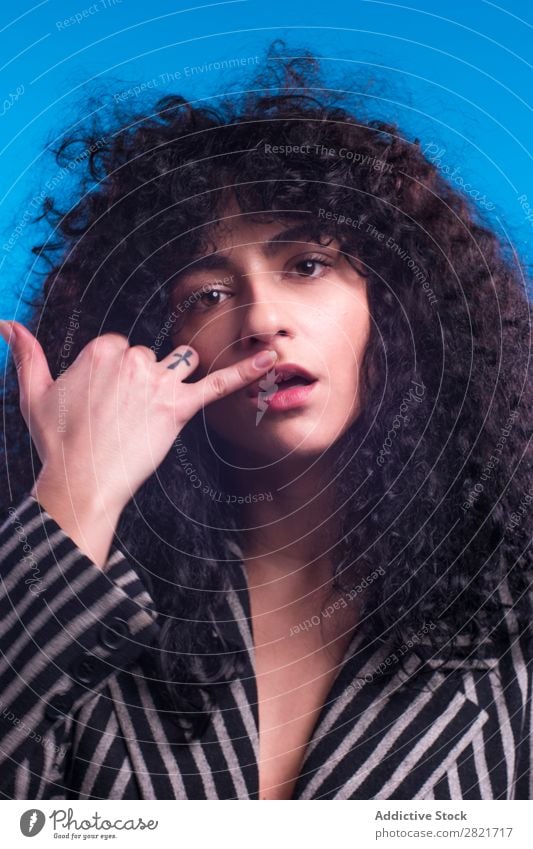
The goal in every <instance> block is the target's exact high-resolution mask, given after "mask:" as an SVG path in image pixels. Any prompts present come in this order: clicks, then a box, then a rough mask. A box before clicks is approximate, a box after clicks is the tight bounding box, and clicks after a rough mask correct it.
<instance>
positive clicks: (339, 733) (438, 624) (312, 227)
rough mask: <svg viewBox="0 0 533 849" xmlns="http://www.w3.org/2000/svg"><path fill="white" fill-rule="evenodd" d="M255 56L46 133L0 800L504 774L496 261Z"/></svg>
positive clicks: (386, 792)
mask: <svg viewBox="0 0 533 849" xmlns="http://www.w3.org/2000/svg"><path fill="white" fill-rule="evenodd" d="M269 59H274V60H275V61H276V71H275V72H271V75H270V76H269V74H267V73H265V75H263V76H261V77H260V78H259V79H258V80H256V81H252V84H251V85H250V86H249V89H250V92H251V93H250V94H246V95H244V96H242V97H240V98H238V97H236V96H235V97H234V98H225V99H223V100H222V101H221V102H220V104H219V105H218V107H217V108H216V109H215V108H214V107H210V108H203V107H200V106H198V107H193V106H192V105H191V104H190V103H187V102H186V101H185V100H184V99H183V98H181V97H178V96H176V97H167V98H164V99H163V100H160V101H159V102H158V103H157V106H156V110H155V112H154V113H153V114H151V115H150V114H146V115H141V116H136V117H135V119H134V120H133V119H132V120H130V122H129V123H128V124H126V125H122V124H121V125H120V126H118V127H112V128H111V129H110V131H109V132H108V133H107V134H106V135H105V136H103V135H102V133H101V130H99V128H95V129H94V130H93V132H92V134H88V135H86V136H85V137H84V138H83V139H81V138H72V139H67V140H66V141H65V142H64V144H63V145H62V146H61V148H60V149H59V151H58V160H59V163H60V164H63V163H64V162H65V158H66V157H67V156H68V155H70V156H71V157H72V158H73V159H74V158H76V154H77V158H76V162H77V166H78V168H79V167H80V163H85V164H86V165H87V173H86V174H84V176H83V178H82V181H81V184H80V187H79V192H78V199H77V202H76V204H75V205H74V207H73V208H72V209H70V210H68V211H64V212H63V211H61V209H60V208H59V207H58V205H57V204H56V203H55V202H54V201H52V200H47V201H46V202H45V213H46V215H47V216H48V217H49V219H50V221H51V223H52V224H53V225H54V227H55V230H54V235H53V239H51V240H50V241H47V243H46V244H44V245H41V246H39V247H38V248H36V249H35V250H36V252H37V253H38V255H39V256H45V257H47V258H48V259H49V260H50V262H51V269H50V270H49V272H48V273H47V276H46V280H45V284H44V287H43V291H42V293H39V295H38V297H36V298H35V300H34V302H33V313H32V319H31V321H30V322H29V326H28V327H23V326H22V325H21V324H20V323H19V322H13V323H12V324H9V323H7V324H5V325H4V328H3V333H4V335H5V336H6V338H8V339H9V342H10V345H11V350H12V352H13V360H14V363H13V364H11V367H10V375H9V380H10V383H9V386H8V390H7V392H6V397H5V404H6V410H7V412H8V416H7V418H6V421H7V422H8V427H7V430H6V436H5V439H4V448H5V452H4V459H5V474H6V477H5V483H6V484H7V486H5V487H3V491H4V492H5V497H4V503H3V505H2V507H3V510H4V522H3V525H2V528H1V531H0V533H1V536H0V546H1V561H2V570H3V573H2V574H3V584H2V597H1V605H2V619H1V621H2V634H3V637H2V651H3V653H4V654H3V659H2V667H1V676H2V677H1V679H0V680H1V684H0V686H1V691H0V692H2V731H3V735H4V736H3V743H2V751H3V763H2V769H1V770H0V776H1V778H0V783H1V789H2V792H3V795H4V796H5V797H8V798H32V799H35V798H103V799H106V798H145V799H146V798H150V799H151V798H180V799H186V798H188V799H203V798H212V799H216V798H225V799H229V798H238V799H258V798H261V799H266V798H277V799H306V798H320V799H357V798H359V799H372V798H376V799H415V798H416V799H470V798H498V799H504V798H509V799H511V798H531V787H532V784H531V782H532V778H531V775H532V773H531V763H530V758H531V716H532V713H531V663H530V661H531V644H530V631H529V625H530V621H531V614H530V610H531V607H530V605H531V598H530V594H529V587H530V581H529V575H530V569H531V557H530V554H529V551H528V542H529V537H530V520H529V509H528V505H529V503H530V500H531V496H532V495H533V492H531V491H530V489H529V486H530V477H529V476H528V472H529V470H530V467H531V465H530V459H529V458H528V455H527V453H526V449H527V448H528V436H529V433H530V427H531V391H530V390H531V382H530V376H529V372H528V356H529V351H528V345H529V302H528V299H527V296H526V294H525V292H524V288H523V284H522V282H521V277H520V269H519V268H518V267H517V266H516V264H515V263H514V262H513V261H512V259H511V258H510V257H509V256H508V255H507V253H506V252H505V250H504V248H503V247H502V245H501V244H500V242H499V240H498V238H497V236H496V234H495V233H493V232H492V231H491V230H490V228H489V227H488V226H487V225H486V224H484V223H483V222H481V221H480V220H479V215H478V213H477V212H476V210H475V209H474V207H473V206H472V204H471V203H470V202H469V201H468V200H467V199H466V198H464V197H462V196H461V195H460V194H459V193H458V192H457V191H455V190H454V189H452V188H451V186H450V185H448V184H447V183H446V181H445V180H443V179H442V178H441V176H440V175H439V173H438V171H437V169H436V167H435V166H434V165H433V164H432V163H431V162H430V161H428V159H427V158H426V157H425V156H424V154H423V152H422V151H421V149H420V145H419V143H418V140H416V141H415V142H411V141H409V140H406V139H405V138H403V137H402V135H401V133H400V130H399V129H398V128H397V127H396V126H395V125H393V124H387V123H385V122H381V121H376V120H369V119H367V118H363V116H362V113H361V114H359V113H358V112H356V111H354V110H353V109H352V108H348V107H347V106H346V107H344V106H342V105H340V103H339V102H338V98H337V101H333V98H332V96H328V95H327V93H326V91H325V88H324V86H323V84H320V83H321V81H320V76H319V69H318V68H317V64H316V62H315V61H314V60H313V57H311V56H309V55H306V54H304V55H303V56H302V57H300V58H299V59H298V58H296V59H294V58H293V59H291V60H282V59H281V58H280V57H279V56H276V47H275V46H274V45H273V47H272V48H271V52H270V55H269ZM75 142H78V143H81V144H82V146H83V150H85V151H89V153H88V154H87V155H86V157H85V158H84V157H83V156H80V154H79V147H78V146H77V145H76V144H75ZM11 328H13V329H14V334H15V335H14V337H13V335H10V334H11ZM268 351H273V352H274V354H275V355H276V357H275V359H270V360H269V359H268V358H267V357H266V356H265V358H264V359H260V360H259V361H258V362H256V364H255V365H254V360H255V357H256V355H261V356H263V355H266V352H268ZM19 404H20V413H19ZM28 431H29V433H30V434H31V438H32V441H33V446H34V447H35V452H33V451H32V450H29V448H30V447H31V446H30V445H29V442H28V440H27V433H28ZM36 455H37V456H36ZM528 499H529V500H528Z"/></svg>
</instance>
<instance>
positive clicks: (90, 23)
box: [0, 0, 533, 355]
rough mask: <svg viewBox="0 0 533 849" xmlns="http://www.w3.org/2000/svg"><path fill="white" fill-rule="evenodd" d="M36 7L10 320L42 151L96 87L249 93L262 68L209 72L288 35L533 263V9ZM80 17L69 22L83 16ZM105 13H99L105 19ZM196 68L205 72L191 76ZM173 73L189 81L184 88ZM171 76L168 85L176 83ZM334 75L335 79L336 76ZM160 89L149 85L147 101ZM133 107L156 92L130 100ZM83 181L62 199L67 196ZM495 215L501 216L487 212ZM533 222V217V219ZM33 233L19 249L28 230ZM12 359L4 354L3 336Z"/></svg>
mask: <svg viewBox="0 0 533 849" xmlns="http://www.w3.org/2000/svg"><path fill="white" fill-rule="evenodd" d="M412 3H413V5H412V6H411V5H410V4H409V3H408V2H407V3H406V4H405V5H402V4H401V3H399V2H376V0H350V2H340V3H335V2H330V3H326V2H324V0H321V2H317V0H290V1H289V0H285V2H281V0H267V1H266V2H265V0H230V2H220V3H204V4H203V5H194V3H192V2H178V3H176V2H170V0H154V2H151V3H146V2H133V0H122V2H118V0H96V2H94V3H91V2H86V0H75V2H62V0H45V2H40V3H34V4H32V3H30V2H27V0H22V2H19V3H17V4H16V6H14V4H13V5H12V4H9V7H8V5H7V4H3V6H2V10H1V11H0V57H2V58H1V59H0V83H1V89H0V131H1V132H0V204H1V216H0V318H16V319H17V320H20V321H24V315H25V308H24V305H23V304H22V303H21V302H20V300H19V298H20V294H21V293H24V294H26V293H27V291H28V290H27V288H26V287H27V286H28V283H30V282H32V281H33V282H35V274H34V270H33V267H32V266H33V257H32V255H31V254H30V253H29V248H30V247H31V245H32V244H34V243H35V242H36V241H38V238H39V236H40V231H39V229H38V227H37V226H32V225H30V224H29V223H28V221H27V218H28V217H29V214H28V212H27V211H28V210H30V211H31V212H33V211H35V210H34V208H32V205H31V202H32V199H33V198H35V197H36V195H39V193H40V192H41V191H42V187H43V185H44V184H45V182H46V181H47V180H48V179H50V178H53V177H54V175H57V173H58V166H57V165H56V164H55V163H54V161H53V159H52V158H51V156H50V154H45V153H44V152H43V151H44V146H45V144H47V143H50V142H52V141H53V140H54V139H55V138H56V136H57V135H58V134H62V133H63V132H64V131H65V130H67V129H68V128H70V127H71V126H72V125H74V124H75V123H76V121H78V120H79V119H80V117H81V118H83V117H85V115H86V114H87V93H88V92H89V91H91V92H95V91H96V92H97V93H98V94H99V95H100V96H101V97H102V100H101V102H102V103H103V102H104V98H103V96H104V95H106V94H107V96H108V97H111V98H112V96H113V93H114V92H116V93H120V92H123V91H125V90H127V89H128V88H130V87H131V86H133V85H140V84H142V83H143V82H144V83H146V82H147V81H149V80H157V84H156V83H153V84H152V86H153V87H152V92H151V93H152V95H163V94H166V93H169V92H171V91H174V92H179V93H182V94H184V95H185V96H186V97H188V98H190V99H196V100H198V99H202V98H210V97H212V96H214V95H216V94H220V93H221V92H223V91H228V90H238V89H240V88H242V87H244V86H246V83H247V81H248V79H249V78H250V74H252V73H253V72H254V71H256V70H257V69H258V67H259V66H258V65H255V64H253V65H252V64H250V65H249V66H248V67H244V68H243V69H242V70H230V71H228V70H225V71H222V72H220V71H216V70H210V71H209V70H205V69H204V70H202V68H201V66H202V65H207V64H208V63H210V62H211V63H214V62H217V61H218V62H220V61H222V60H224V59H232V58H233V59H244V58H248V59H249V61H251V62H252V61H255V60H254V59H253V58H252V57H255V56H258V57H259V62H261V60H262V59H263V57H264V52H265V49H266V47H267V46H268V44H269V43H270V42H271V41H272V40H273V39H274V38H278V37H281V38H284V39H285V40H286V42H287V47H288V53H289V54H290V49H291V48H296V49H299V48H304V47H307V48H309V49H311V50H312V51H313V52H315V53H316V54H317V55H318V56H319V57H321V58H322V60H323V65H324V69H325V71H326V76H327V79H328V75H329V74H331V80H332V85H334V84H335V80H336V79H337V78H338V77H339V74H346V72H350V73H353V83H352V86H353V89H354V90H355V91H360V90H363V91H364V92H365V102H367V104H368V110H369V112H370V113H372V115H373V116H374V117H382V118H383V117H388V118H391V119H393V120H396V121H398V122H399V124H400V127H401V128H402V129H403V130H404V131H405V134H406V136H407V137H408V138H410V139H411V140H413V139H414V138H415V137H418V138H419V139H420V143H421V146H422V148H424V147H425V146H427V145H432V147H431V148H430V150H431V151H433V152H435V151H437V150H439V151H440V154H439V161H440V163H441V167H443V168H444V167H445V166H447V168H449V170H450V171H452V170H453V168H455V167H458V168H459V171H458V172H456V173H457V174H460V176H461V178H462V179H464V181H466V182H468V183H469V184H470V185H471V187H472V190H475V191H477V192H479V194H480V195H484V196H485V198H486V205H485V210H482V211H483V213H484V215H485V217H486V219H487V220H488V221H489V222H490V223H491V225H492V226H494V227H495V228H496V229H498V231H499V232H500V233H502V235H503V237H504V239H506V240H507V241H510V242H511V243H512V244H514V246H515V248H516V250H517V252H518V255H519V256H520V257H521V259H522V261H523V262H527V263H529V262H530V261H531V255H532V242H531V232H532V227H533V220H527V217H526V216H527V209H526V208H525V206H524V204H523V203H522V204H521V202H520V201H519V198H520V196H522V195H526V196H527V202H528V203H529V205H530V207H531V208H532V209H533V189H532V187H531V155H530V153H528V148H529V139H530V136H531V120H530V106H529V98H528V92H529V91H531V90H533V88H532V80H531V72H530V66H529V65H528V63H527V61H526V60H527V57H528V56H531V47H532V43H533V39H532V37H531V19H532V17H533V16H532V14H531V11H532V5H531V3H530V2H529V0H499V3H498V4H495V3H491V2H483V0H472V2H457V0H455V1H454V0H451V2H450V0H433V2H432V0H412ZM84 10H85V12H86V17H82V20H81V22H79V23H76V22H71V23H70V24H68V23H65V19H67V18H69V17H70V16H75V15H76V14H79V15H83V12H84ZM91 10H92V12H91ZM193 66H194V67H196V68H197V71H196V72H195V73H193V72H191V71H187V70H186V69H187V68H191V67H193ZM173 75H174V77H175V78H176V79H175V81H173ZM165 81H166V83H165ZM328 82H329V79H328ZM148 94H150V92H148ZM131 100H134V101H135V102H134V103H132V105H133V106H134V107H136V108H137V107H138V108H139V109H141V108H142V98H141V99H137V98H136V97H135V95H131V94H130V95H129V96H128V97H127V98H126V105H129V103H128V101H131ZM69 185H70V181H69V175H67V176H64V177H62V178H61V183H60V191H61V192H62V193H63V192H64V193H65V194H68V190H69ZM492 205H493V207H494V208H492V209H491V211H490V212H489V211H487V208H486V207H489V208H491V207H492ZM531 218H532V219H533V215H532V216H531ZM17 226H18V227H19V230H20V232H19V233H18V235H17V236H16V238H15V240H14V242H13V240H12V243H11V245H10V246H9V245H8V241H9V239H10V238H11V237H12V236H13V234H14V232H15V228H17ZM0 346H1V348H0V355H1V354H4V353H5V350H6V345H5V343H4V342H3V341H2V340H1V339H0Z"/></svg>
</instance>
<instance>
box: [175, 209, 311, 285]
mask: <svg viewBox="0 0 533 849" xmlns="http://www.w3.org/2000/svg"><path fill="white" fill-rule="evenodd" d="M322 232H323V230H321V229H320V228H313V227H312V226H310V223H309V222H308V221H306V222H304V223H303V224H296V225H295V226H294V227H289V228H288V229H286V230H282V231H281V233H277V234H276V235H275V236H272V238H271V239H269V240H268V241H266V242H263V243H262V244H261V251H262V253H263V255H264V256H265V257H267V259H270V258H271V257H273V256H275V255H276V254H277V253H279V252H280V251H281V250H283V246H284V244H285V243H286V242H294V241H299V240H302V241H307V242H312V241H314V242H316V243H317V244H320V242H318V238H319V236H320V233H322ZM230 267H231V260H229V259H228V258H227V257H225V256H220V255H219V254H218V253H216V252H213V253H211V254H208V255H207V256H204V257H199V258H198V259H196V260H192V261H191V264H190V265H189V266H188V268H186V269H184V270H183V271H180V272H179V273H178V274H177V275H176V277H175V278H174V279H175V283H176V285H179V283H180V282H181V278H182V277H185V276H186V275H187V274H191V273H193V272H196V271H210V270H212V269H213V268H216V269H219V270H221V271H227V270H228V269H229V268H230Z"/></svg>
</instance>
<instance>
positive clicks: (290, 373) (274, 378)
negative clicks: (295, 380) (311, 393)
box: [246, 363, 318, 403]
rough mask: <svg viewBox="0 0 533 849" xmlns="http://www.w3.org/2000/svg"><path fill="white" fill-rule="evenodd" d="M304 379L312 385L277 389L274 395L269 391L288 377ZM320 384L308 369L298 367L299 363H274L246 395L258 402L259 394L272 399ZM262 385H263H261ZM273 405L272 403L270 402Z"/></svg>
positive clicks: (252, 384) (250, 387) (249, 387)
mask: <svg viewBox="0 0 533 849" xmlns="http://www.w3.org/2000/svg"><path fill="white" fill-rule="evenodd" d="M294 376H296V377H298V376H301V377H304V378H305V379H306V380H309V381H310V383H309V384H308V385H307V386H293V387H291V388H290V389H287V390H284V389H277V390H276V391H275V392H274V393H273V394H271V393H270V392H269V391H268V387H273V386H274V384H277V385H278V386H279V385H280V384H281V383H282V380H285V379H287V377H294ZM317 382H318V379H317V378H316V377H315V376H314V375H313V374H311V373H310V372H309V371H308V370H307V369H306V368H304V367H303V366H300V365H298V364H297V363H280V364H278V363H274V365H273V366H272V368H271V369H270V370H269V371H267V372H266V373H265V374H263V375H262V376H261V377H260V378H258V379H257V380H255V381H254V382H253V383H251V384H250V385H249V386H248V387H247V389H246V394H247V395H248V397H249V398H254V399H255V400H256V401H257V399H258V397H259V393H260V392H262V393H265V395H267V396H270V398H275V397H276V396H278V395H281V394H284V395H285V394H287V393H289V392H297V391H300V390H304V389H308V388H310V387H311V386H314V384H315V383H317ZM260 384H261V385H260ZM270 403H271V401H270Z"/></svg>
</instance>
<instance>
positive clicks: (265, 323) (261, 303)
mask: <svg viewBox="0 0 533 849" xmlns="http://www.w3.org/2000/svg"><path fill="white" fill-rule="evenodd" d="M265 278H266V275H262V279H260V280H259V281H257V283H258V285H256V286H250V287H249V288H248V287H247V294H246V299H245V301H244V303H243V304H242V305H241V306H239V308H238V309H239V312H240V313H241V316H240V327H239V337H240V346H241V348H242V349H243V351H244V350H247V351H252V350H253V348H254V347H255V348H263V347H265V346H268V345H271V344H272V342H273V341H274V340H275V339H276V337H278V336H288V335H290V328H289V314H288V310H287V305H286V304H284V303H283V301H282V299H281V297H280V294H281V293H280V291H279V289H276V291H275V292H272V293H271V294H269V292H268V289H269V287H268V285H267V281H266V279H265Z"/></svg>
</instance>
